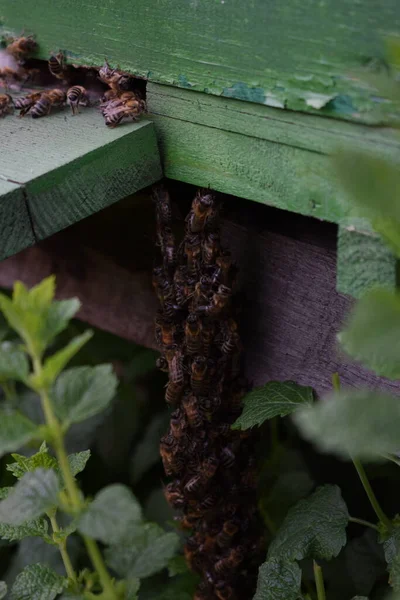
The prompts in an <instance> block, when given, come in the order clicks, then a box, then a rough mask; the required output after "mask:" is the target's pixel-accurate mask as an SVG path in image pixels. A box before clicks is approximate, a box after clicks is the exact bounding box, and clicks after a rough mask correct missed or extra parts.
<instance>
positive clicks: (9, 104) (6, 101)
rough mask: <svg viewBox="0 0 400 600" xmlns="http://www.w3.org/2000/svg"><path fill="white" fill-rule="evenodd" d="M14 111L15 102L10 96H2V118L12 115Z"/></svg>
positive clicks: (0, 108)
mask: <svg viewBox="0 0 400 600" xmlns="http://www.w3.org/2000/svg"><path fill="white" fill-rule="evenodd" d="M13 110H14V106H13V101H12V98H11V96H10V95H9V94H0V117H5V116H6V114H8V113H12V112H13Z"/></svg>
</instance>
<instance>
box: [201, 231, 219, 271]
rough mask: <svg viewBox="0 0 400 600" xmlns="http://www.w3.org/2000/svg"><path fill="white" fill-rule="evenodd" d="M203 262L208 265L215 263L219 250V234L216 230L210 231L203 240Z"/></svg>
mask: <svg viewBox="0 0 400 600" xmlns="http://www.w3.org/2000/svg"><path fill="white" fill-rule="evenodd" d="M202 250H203V262H204V264H206V265H212V264H214V263H215V260H216V256H217V254H218V252H219V235H218V234H217V233H215V232H210V233H209V234H208V235H207V236H206V237H205V239H204V241H203V249H202Z"/></svg>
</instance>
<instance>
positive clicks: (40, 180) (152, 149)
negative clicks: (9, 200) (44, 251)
mask: <svg viewBox="0 0 400 600" xmlns="http://www.w3.org/2000/svg"><path fill="white" fill-rule="evenodd" d="M1 134H2V160H1V164H0V177H1V178H2V179H3V180H4V179H5V180H8V181H13V182H15V183H17V184H19V185H20V186H21V187H22V188H23V192H24V194H25V197H26V201H27V206H28V208H29V212H30V217H31V221H32V228H33V233H34V236H35V239H36V240H40V239H43V238H45V237H48V236H49V235H51V234H53V233H55V232H57V231H59V230H61V229H63V228H65V227H67V226H68V225H71V224H72V223H75V222H76V221H79V220H80V219H83V218H85V217H87V216H88V215H91V214H93V213H95V212H98V211H99V210H101V209H102V208H105V207H106V206H109V205H110V204H112V203H114V202H116V201H117V200H120V199H121V198H124V197H125V196H127V195H129V194H132V193H134V192H135V191H137V190H139V189H142V188H143V187H145V186H148V185H150V184H152V183H154V182H155V181H157V180H159V179H160V178H161V176H162V171H161V166H160V159H159V153H158V148H157V143H156V137H155V132H154V126H153V124H152V123H150V122H149V121H145V120H144V121H141V122H139V123H132V122H130V123H124V124H122V125H120V126H118V127H116V128H115V129H108V128H107V127H105V125H104V121H103V118H102V116H101V114H100V113H99V112H98V111H97V110H96V109H86V110H84V111H82V112H81V114H79V115H78V116H76V117H73V116H72V115H71V114H70V112H69V111H68V110H64V111H61V112H59V113H54V114H51V115H50V116H48V117H45V118H42V119H37V120H33V119H31V118H30V117H29V116H27V117H25V118H24V119H18V118H17V117H12V116H10V117H7V118H5V119H4V120H3V121H2V123H1ZM26 245H28V244H26Z"/></svg>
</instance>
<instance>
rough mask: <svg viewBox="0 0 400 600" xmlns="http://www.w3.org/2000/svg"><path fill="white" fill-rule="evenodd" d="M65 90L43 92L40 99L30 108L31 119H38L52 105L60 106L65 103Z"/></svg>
mask: <svg viewBox="0 0 400 600" xmlns="http://www.w3.org/2000/svg"><path fill="white" fill-rule="evenodd" d="M65 100H66V95H65V92H63V91H62V90H59V89H54V90H49V91H48V92H43V93H42V95H41V96H40V99H39V100H38V101H37V102H36V103H35V104H34V106H33V107H32V110H31V116H32V118H33V119H39V118H40V117H44V116H46V115H48V114H49V113H50V111H51V109H52V107H56V106H62V105H63V104H64V103H65Z"/></svg>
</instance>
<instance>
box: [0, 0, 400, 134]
mask: <svg viewBox="0 0 400 600" xmlns="http://www.w3.org/2000/svg"><path fill="white" fill-rule="evenodd" d="M0 7H1V16H2V21H3V24H4V30H5V31H7V30H9V29H13V30H15V31H16V32H18V33H20V32H21V31H23V30H25V31H29V32H32V33H35V34H36V36H37V39H38V42H39V44H40V53H39V56H40V57H41V58H48V56H49V55H50V53H52V52H55V51H58V49H59V48H60V47H61V48H63V49H65V51H66V52H67V54H68V56H69V58H70V59H71V60H72V61H74V62H76V63H79V64H87V65H100V64H102V63H103V61H104V56H107V58H108V59H109V60H110V61H111V63H112V64H113V65H115V66H116V65H117V64H118V63H119V64H120V66H121V68H122V69H126V70H128V71H130V72H132V73H134V74H136V75H139V76H141V77H145V78H148V79H149V80H150V81H153V82H159V83H164V84H170V85H174V86H178V87H182V88H188V89H189V88H190V89H193V90H197V91H201V92H206V93H209V94H214V95H217V96H220V95H222V96H225V97H229V98H237V99H240V100H246V101H250V102H255V103H259V104H265V105H268V106H275V107H281V108H289V109H291V110H296V111H303V112H309V113H315V114H324V115H328V116H333V117H336V118H340V119H347V120H353V121H358V122H368V123H376V122H381V121H382V120H384V119H385V115H387V114H390V113H391V112H393V111H392V106H391V105H390V103H389V102H388V103H385V102H381V101H380V99H379V98H377V97H376V93H375V91H374V90H373V89H371V88H369V87H368V86H366V85H365V84H362V82H361V81H360V77H359V73H358V72H359V70H360V69H361V67H364V66H365V65H366V64H368V63H374V62H375V63H376V62H379V61H380V60H381V59H382V56H383V40H384V38H385V36H386V35H387V34H388V33H389V34H390V33H391V32H393V31H398V30H399V28H400V7H399V3H398V1H397V0H385V2H383V3H382V2H380V3H379V2H376V0H364V1H363V2H357V3H354V2H353V0H326V1H325V2H323V3H321V2H317V1H316V0H312V1H310V2H302V1H301V0H290V2H286V3H282V2H276V1H273V0H254V1H253V2H251V3H248V4H246V6H245V7H244V5H243V2H242V0H217V1H215V0H202V1H201V2H199V1H198V0H191V2H187V1H186V0H173V1H172V2H171V1H167V0H147V1H146V2H144V3H135V4H134V5H132V3H131V2H130V0H118V1H117V0H107V1H106V0H90V1H89V0H59V1H58V2H56V3H55V2H54V3H49V2H48V0H36V2H35V3H33V4H32V3H27V2H26V1H25V0H13V2H6V1H4V2H2V3H1V5H0ZM43 15H45V18H43Z"/></svg>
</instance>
